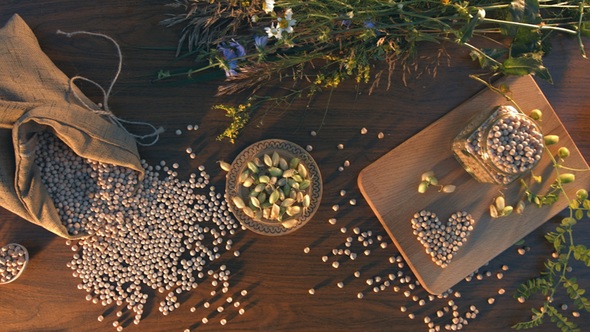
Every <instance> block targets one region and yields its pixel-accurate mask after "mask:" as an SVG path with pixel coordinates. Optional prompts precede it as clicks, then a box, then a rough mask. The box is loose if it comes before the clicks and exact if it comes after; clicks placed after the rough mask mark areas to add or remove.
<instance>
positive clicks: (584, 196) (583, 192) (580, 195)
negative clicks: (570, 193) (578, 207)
mask: <svg viewBox="0 0 590 332" xmlns="http://www.w3.org/2000/svg"><path fill="white" fill-rule="evenodd" d="M576 197H577V198H578V199H579V200H580V201H584V200H586V199H587V198H588V191H587V190H586V189H580V190H578V191H576Z"/></svg>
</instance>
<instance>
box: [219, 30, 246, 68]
mask: <svg viewBox="0 0 590 332" xmlns="http://www.w3.org/2000/svg"><path fill="white" fill-rule="evenodd" d="M217 49H218V50H219V51H220V52H221V54H222V55H223V57H224V58H225V60H226V61H227V65H226V66H225V68H224V70H225V76H226V77H231V76H234V75H236V74H237V73H238V72H237V71H236V69H237V68H238V60H237V58H241V57H244V56H246V49H245V48H244V46H242V45H240V43H238V42H237V41H235V40H233V39H232V41H231V42H229V44H227V45H226V44H225V43H222V44H219V45H217Z"/></svg>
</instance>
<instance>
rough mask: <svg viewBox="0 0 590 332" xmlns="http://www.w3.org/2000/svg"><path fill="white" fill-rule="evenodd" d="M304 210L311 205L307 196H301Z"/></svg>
mask: <svg viewBox="0 0 590 332" xmlns="http://www.w3.org/2000/svg"><path fill="white" fill-rule="evenodd" d="M301 204H302V205H303V207H304V208H308V207H309V205H310V204H311V197H310V196H309V195H305V196H303V201H302V202H301Z"/></svg>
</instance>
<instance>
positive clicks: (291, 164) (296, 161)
mask: <svg viewBox="0 0 590 332" xmlns="http://www.w3.org/2000/svg"><path fill="white" fill-rule="evenodd" d="M299 162H300V160H299V158H297V157H295V158H293V159H291V161H290V162H289V168H291V169H297V166H298V165H299Z"/></svg>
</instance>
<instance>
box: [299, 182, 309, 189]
mask: <svg viewBox="0 0 590 332" xmlns="http://www.w3.org/2000/svg"><path fill="white" fill-rule="evenodd" d="M310 185H311V181H309V180H303V181H302V182H301V183H300V184H299V189H301V190H305V189H307V188H309V186H310Z"/></svg>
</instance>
